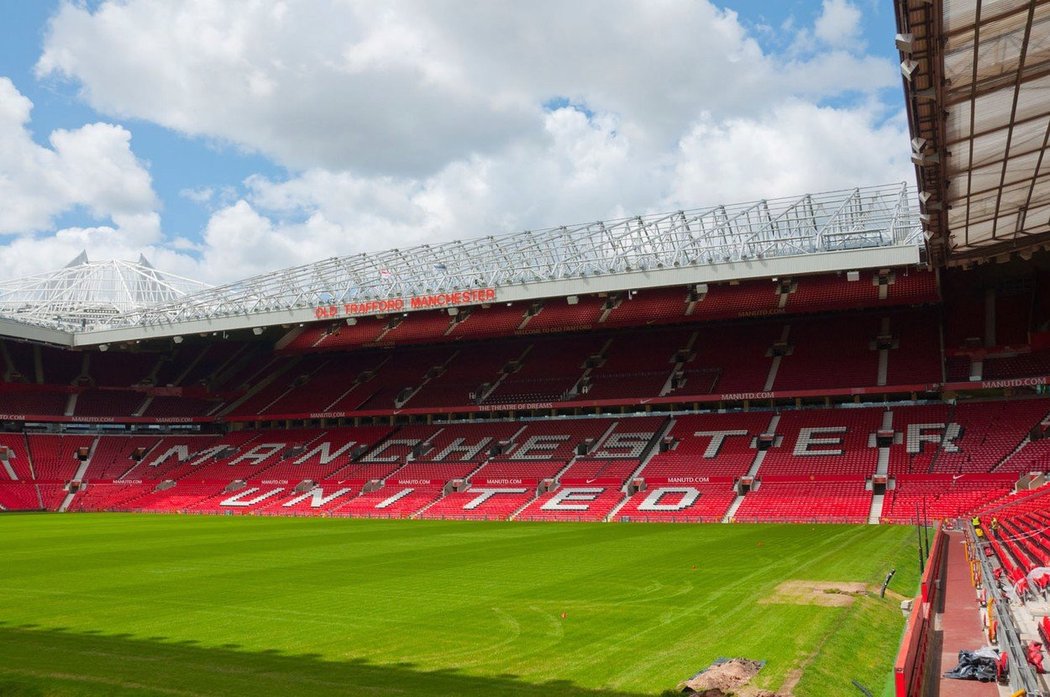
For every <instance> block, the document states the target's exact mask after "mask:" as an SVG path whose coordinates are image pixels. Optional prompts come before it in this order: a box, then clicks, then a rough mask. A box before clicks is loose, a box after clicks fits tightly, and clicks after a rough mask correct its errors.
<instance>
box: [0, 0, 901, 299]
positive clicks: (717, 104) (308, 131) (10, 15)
mask: <svg viewBox="0 0 1050 697" xmlns="http://www.w3.org/2000/svg"><path fill="white" fill-rule="evenodd" d="M0 13H2V14H0V20H2V21H0V145H4V146H6V147H0V263H3V265H4V268H5V269H8V270H9V271H8V276H12V275H23V274H24V273H35V272H39V271H45V270H48V269H51V268H54V267H56V266H59V265H61V264H63V263H65V261H67V260H68V259H71V258H72V257H73V256H75V255H76V253H78V252H79V251H80V249H87V251H88V254H89V256H91V257H93V258H96V259H101V258H110V257H116V258H135V257H137V256H138V253H140V252H142V253H145V254H146V255H147V256H148V257H149V258H150V259H151V260H152V261H153V262H154V263H155V264H156V265H157V266H159V267H162V268H165V269H167V270H171V271H173V272H175V273H181V274H183V275H186V276H190V277H194V278H199V279H201V280H205V281H208V282H212V283H218V282H223V281H232V280H236V279H237V278H241V277H245V276H247V275H251V274H255V273H263V272H266V271H268V270H273V269H277V268H281V267H284V266H288V265H292V264H298V263H307V262H309V261H313V260H317V259H320V258H324V257H329V256H335V255H342V254H352V253H357V252H361V251H366V252H367V251H374V250H378V249H384V248H389V247H401V248H404V247H407V246H411V245H413V244H419V243H424V242H427V243H433V242H440V241H445V240H450V239H459V238H463V237H470V236H476V235H484V234H492V233H500V232H511V231H515V230H519V229H525V228H537V227H544V226H547V225H558V224H568V223H573V222H577V221H581V220H594V219H600V218H607V217H618V216H622V215H630V214H634V213H644V212H651V211H658V210H664V209H677V208H691V207H697V206H700V205H705V204H710V203H715V202H719V201H723V202H732V201H743V200H750V199H753V198H762V197H774V196H780V195H791V194H797V193H802V192H804V191H811V190H826V189H832V188H844V187H848V186H854V185H864V184H873V183H884V182H885V181H902V180H905V179H908V178H910V176H911V172H910V167H909V165H908V162H907V156H908V153H907V137H906V128H905V124H904V119H903V114H902V100H901V88H900V78H899V73H897V72H896V70H897V68H896V63H897V60H898V59H897V56H896V52H895V50H894V48H893V35H894V33H895V29H894V26H893V15H892V6H891V5H890V3H889V2H874V1H873V0H852V1H850V0H821V1H817V2H812V1H804V0H790V1H786V2H775V3H771V2H768V1H766V0H737V1H736V2H733V3H732V4H720V3H715V4H712V3H709V2H707V1H706V0H698V1H696V2H672V1H670V0H666V1H662V2H657V1H647V2H644V3H643V2H626V1H621V2H611V1H609V2H597V1H592V2H579V3H573V4H571V5H567V4H565V3H560V2H555V1H553V0H549V1H548V0H545V1H544V2H536V3H518V2H512V1H510V0H508V1H507V2H503V3H496V2H492V3H486V4H485V5H484V6H476V5H475V4H471V3H467V2H453V1H451V0H450V1H448V2H443V3H435V2H426V1H424V0H404V1H398V2H392V3H388V4H377V3H371V2H365V1H363V0H362V1H361V2H335V1H334V0H299V1H298V2H295V3H285V2H282V1H280V0H272V1H270V2H258V3H253V4H252V5H251V6H249V7H245V6H238V9H236V10H235V9H234V5H233V4H231V3H216V2H208V1H206V0H161V1H152V2H146V1H145V0H123V1H122V2H108V1H106V0H93V1H91V2H69V3H64V2H27V1H24V0H0ZM10 270H14V271H10Z"/></svg>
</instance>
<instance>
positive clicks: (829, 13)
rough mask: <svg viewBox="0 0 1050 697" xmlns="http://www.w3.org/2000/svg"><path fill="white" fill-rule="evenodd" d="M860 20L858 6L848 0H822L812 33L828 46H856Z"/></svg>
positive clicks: (858, 41)
mask: <svg viewBox="0 0 1050 697" xmlns="http://www.w3.org/2000/svg"><path fill="white" fill-rule="evenodd" d="M860 20H861V11H860V8H859V7H857V6H856V5H854V4H853V3H851V2H850V1H849V0H824V4H823V6H822V7H821V13H820V16H819V17H817V21H816V23H815V24H814V26H813V33H814V34H815V35H816V37H817V38H818V39H820V40H821V41H823V42H824V43H826V44H828V45H829V46H835V47H839V48H845V47H850V46H854V47H856V46H858V45H859V43H860Z"/></svg>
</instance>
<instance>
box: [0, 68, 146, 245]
mask: <svg viewBox="0 0 1050 697" xmlns="http://www.w3.org/2000/svg"><path fill="white" fill-rule="evenodd" d="M31 110H32V103H31V102H30V101H29V100H28V99H26V98H25V97H24V96H23V95H22V94H21V93H19V91H18V90H17V89H16V88H15V86H14V84H13V83H12V82H11V81H10V80H9V79H7V78H5V77H0V202H2V203H0V206H2V215H0V234H9V233H31V232H36V231H40V230H45V229H47V228H48V227H49V226H50V225H51V223H52V220H53V219H54V218H55V217H56V216H58V215H60V214H62V213H64V212H66V211H69V210H70V209H73V208H75V207H83V208H84V209H86V210H87V211H89V212H90V214H91V215H92V216H93V217H95V218H96V219H99V220H105V219H107V218H113V219H114V220H116V218H118V217H124V218H129V217H130V218H134V217H136V216H142V215H148V214H152V213H153V212H154V210H155V208H156V206H157V199H156V196H155V195H154V193H153V188H152V184H151V181H150V175H149V172H147V171H146V169H145V167H143V165H142V163H141V162H139V161H138V159H137V158H136V157H135V155H134V154H133V153H132V151H131V134H130V133H129V132H128V131H127V130H126V129H124V128H123V127H121V126H114V125H112V124H107V123H93V124H88V125H86V126H82V127H80V128H78V129H76V130H72V131H68V130H56V131H54V132H53V133H51V136H50V138H49V140H48V144H49V145H50V147H45V146H41V145H38V144H37V143H36V142H34V141H33V139H32V136H31V134H30V132H29V130H28V124H29V118H30V112H31Z"/></svg>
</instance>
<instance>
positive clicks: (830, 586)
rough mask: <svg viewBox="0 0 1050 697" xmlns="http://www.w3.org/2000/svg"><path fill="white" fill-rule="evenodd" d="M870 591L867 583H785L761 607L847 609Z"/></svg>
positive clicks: (760, 601)
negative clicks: (787, 606) (811, 606)
mask: <svg viewBox="0 0 1050 697" xmlns="http://www.w3.org/2000/svg"><path fill="white" fill-rule="evenodd" d="M868 591H869V589H868V586H867V584H865V583H849V582H839V581H800V580H792V581H784V582H783V583H781V584H780V585H778V586H777V587H776V588H774V589H773V592H772V593H771V594H770V595H768V596H766V597H765V598H761V599H760V600H759V601H758V602H759V604H760V605H819V606H822V607H846V606H848V605H852V604H853V601H854V600H856V599H857V596H861V595H865V594H866V593H868Z"/></svg>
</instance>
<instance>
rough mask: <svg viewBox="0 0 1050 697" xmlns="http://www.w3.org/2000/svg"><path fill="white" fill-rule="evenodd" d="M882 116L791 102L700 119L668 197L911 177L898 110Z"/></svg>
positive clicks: (770, 194)
mask: <svg viewBox="0 0 1050 697" xmlns="http://www.w3.org/2000/svg"><path fill="white" fill-rule="evenodd" d="M880 115H881V114H880V112H879V110H877V109H875V108H874V107H871V106H866V107H859V108H854V109H835V108H831V107H823V108H822V107H818V106H816V105H813V104H809V103H806V102H799V101H795V102H789V103H785V104H783V105H781V106H778V107H777V108H776V109H774V110H773V111H772V112H770V113H769V114H767V115H765V116H763V117H762V118H759V119H743V118H742V119H729V120H726V121H721V122H718V121H714V120H712V119H711V118H709V117H704V118H701V119H700V120H699V121H698V122H697V123H696V125H695V126H694V127H693V129H692V130H691V131H690V132H689V133H688V135H686V136H685V137H684V138H683V139H682V142H681V144H680V149H679V155H678V164H677V166H676V168H675V177H674V181H675V191H674V194H673V196H672V198H673V199H674V200H677V201H682V202H687V201H690V200H692V201H724V200H731V199H730V197H735V198H736V200H741V201H746V200H755V199H760V198H774V197H779V196H791V195H797V194H799V193H803V192H817V191H833V190H838V189H848V188H853V187H855V186H859V185H866V184H876V183H879V184H882V183H890V182H903V181H906V180H909V179H910V178H911V176H912V172H911V162H910V153H909V150H908V147H907V142H908V130H907V124H906V122H905V120H904V117H903V114H902V115H899V116H898V117H897V118H895V119H891V120H889V121H886V122H882V123H880V119H879V117H880Z"/></svg>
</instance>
